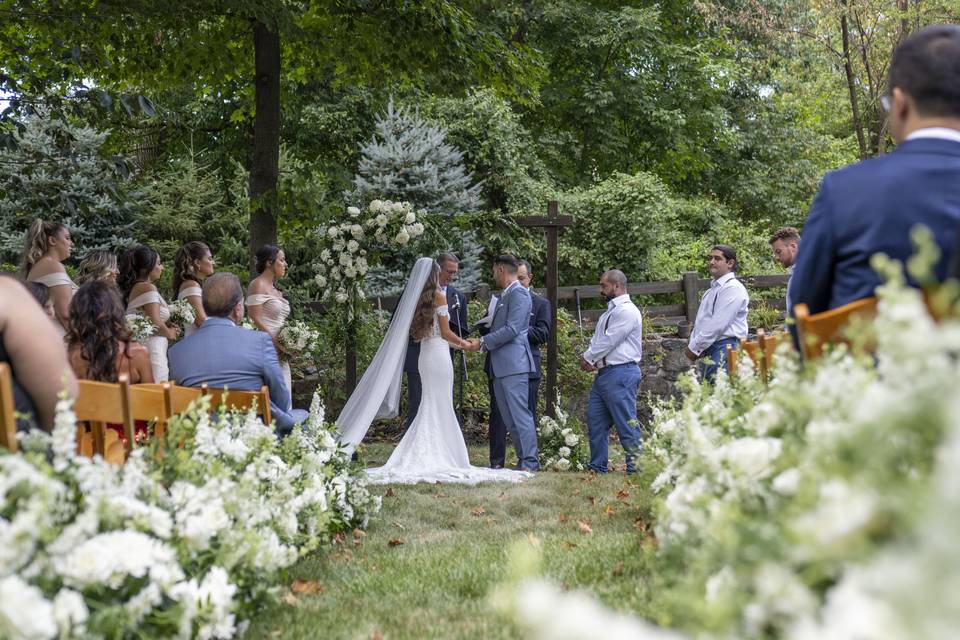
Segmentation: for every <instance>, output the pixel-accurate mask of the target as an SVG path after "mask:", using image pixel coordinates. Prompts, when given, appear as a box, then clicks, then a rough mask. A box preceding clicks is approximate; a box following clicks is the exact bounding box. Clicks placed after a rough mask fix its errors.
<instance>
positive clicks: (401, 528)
mask: <svg viewBox="0 0 960 640" xmlns="http://www.w3.org/2000/svg"><path fill="white" fill-rule="evenodd" d="M390 524H392V525H393V526H395V527H396V528H398V529H400V530H401V531H406V530H407V528H406V527H405V526H403V525H402V524H400V523H399V522H391V523H390Z"/></svg>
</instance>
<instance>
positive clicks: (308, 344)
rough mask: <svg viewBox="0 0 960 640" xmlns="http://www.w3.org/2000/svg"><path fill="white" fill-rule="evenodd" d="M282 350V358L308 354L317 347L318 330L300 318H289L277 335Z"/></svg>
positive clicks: (299, 356) (293, 357)
mask: <svg viewBox="0 0 960 640" xmlns="http://www.w3.org/2000/svg"><path fill="white" fill-rule="evenodd" d="M277 340H278V341H279V342H280V347H281V348H282V350H283V352H282V353H281V358H282V359H283V360H287V361H289V360H296V359H300V358H303V357H306V356H309V355H310V354H311V353H313V351H315V350H316V348H317V342H318V341H319V340H320V332H319V331H317V330H316V329H314V328H313V327H311V326H310V325H309V324H307V323H306V322H303V321H301V320H289V321H287V322H286V323H284V325H283V328H281V329H280V333H279V334H278V335H277Z"/></svg>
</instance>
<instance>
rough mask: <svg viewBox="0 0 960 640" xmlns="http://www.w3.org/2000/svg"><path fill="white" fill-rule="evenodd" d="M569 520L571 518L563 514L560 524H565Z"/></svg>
mask: <svg viewBox="0 0 960 640" xmlns="http://www.w3.org/2000/svg"><path fill="white" fill-rule="evenodd" d="M567 520H569V518H568V517H567V514H565V513H561V514H560V522H561V523H563V522H566V521H567Z"/></svg>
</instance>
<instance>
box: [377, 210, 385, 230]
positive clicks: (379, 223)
mask: <svg viewBox="0 0 960 640" xmlns="http://www.w3.org/2000/svg"><path fill="white" fill-rule="evenodd" d="M376 223H377V226H380V227H385V226H387V216H385V215H383V214H382V213H381V214H380V215H378V216H377V218H376Z"/></svg>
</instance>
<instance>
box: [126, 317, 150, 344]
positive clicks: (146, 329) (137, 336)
mask: <svg viewBox="0 0 960 640" xmlns="http://www.w3.org/2000/svg"><path fill="white" fill-rule="evenodd" d="M126 321H127V329H129V330H130V333H132V334H133V336H132V337H133V339H134V340H135V341H137V342H146V340H147V338H149V337H150V336H152V335H154V334H155V333H156V332H157V326H156V325H155V324H153V320H151V319H150V318H148V317H147V316H145V315H143V314H141V313H128V314H127V316H126Z"/></svg>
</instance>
